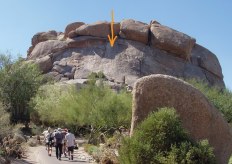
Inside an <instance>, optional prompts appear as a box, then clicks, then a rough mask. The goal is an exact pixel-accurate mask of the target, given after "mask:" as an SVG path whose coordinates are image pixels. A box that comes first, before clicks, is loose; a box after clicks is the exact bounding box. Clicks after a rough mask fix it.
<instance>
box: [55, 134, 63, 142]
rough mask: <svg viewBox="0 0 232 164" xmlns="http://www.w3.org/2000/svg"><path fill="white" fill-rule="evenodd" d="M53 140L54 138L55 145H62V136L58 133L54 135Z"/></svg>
mask: <svg viewBox="0 0 232 164" xmlns="http://www.w3.org/2000/svg"><path fill="white" fill-rule="evenodd" d="M55 138H56V143H57V144H60V143H62V140H63V136H62V134H61V133H60V132H57V133H55Z"/></svg>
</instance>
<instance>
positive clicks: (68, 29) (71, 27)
mask: <svg viewBox="0 0 232 164" xmlns="http://www.w3.org/2000/svg"><path fill="white" fill-rule="evenodd" d="M82 25H84V23H83V22H74V23H70V24H69V25H67V26H66V28H65V32H64V34H65V37H68V36H69V33H70V32H74V33H75V30H76V29H77V28H79V27H80V26H82ZM70 35H71V34H70Z"/></svg>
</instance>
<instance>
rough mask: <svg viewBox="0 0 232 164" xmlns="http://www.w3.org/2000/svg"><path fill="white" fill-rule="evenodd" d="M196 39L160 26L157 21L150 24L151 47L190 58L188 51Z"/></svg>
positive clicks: (189, 51)
mask: <svg viewBox="0 0 232 164" xmlns="http://www.w3.org/2000/svg"><path fill="white" fill-rule="evenodd" d="M195 42H196V40H195V39H193V38H191V37H190V36H188V35H186V34H184V33H181V32H178V31H176V30H173V29H171V28H169V27H166V26H162V25H160V24H158V23H153V24H152V25H151V44H152V46H153V47H156V48H159V49H162V50H165V51H168V52H170V53H173V54H176V55H177V56H179V57H181V58H184V59H186V60H188V59H190V53H191V50H192V47H193V46H194V44H195Z"/></svg>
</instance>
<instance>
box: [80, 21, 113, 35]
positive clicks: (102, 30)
mask: <svg viewBox="0 0 232 164" xmlns="http://www.w3.org/2000/svg"><path fill="white" fill-rule="evenodd" d="M76 34H77V35H80V36H96V37H103V38H106V37H107V35H108V34H110V23H109V22H103V21H99V22H96V23H93V24H89V25H88V24H85V25H82V26H80V27H79V28H77V29H76Z"/></svg>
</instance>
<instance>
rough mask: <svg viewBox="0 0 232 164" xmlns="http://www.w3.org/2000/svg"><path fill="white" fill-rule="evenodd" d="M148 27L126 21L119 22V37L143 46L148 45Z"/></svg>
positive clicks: (144, 24)
mask: <svg viewBox="0 0 232 164" xmlns="http://www.w3.org/2000/svg"><path fill="white" fill-rule="evenodd" d="M148 33H149V26H148V24H146V23H142V22H139V21H135V20H133V19H126V20H123V21H122V22H121V26H120V33H119V35H120V37H121V38H125V39H129V40H135V41H138V42H141V43H144V44H147V43H148Z"/></svg>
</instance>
